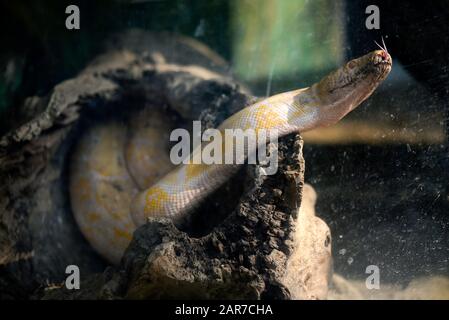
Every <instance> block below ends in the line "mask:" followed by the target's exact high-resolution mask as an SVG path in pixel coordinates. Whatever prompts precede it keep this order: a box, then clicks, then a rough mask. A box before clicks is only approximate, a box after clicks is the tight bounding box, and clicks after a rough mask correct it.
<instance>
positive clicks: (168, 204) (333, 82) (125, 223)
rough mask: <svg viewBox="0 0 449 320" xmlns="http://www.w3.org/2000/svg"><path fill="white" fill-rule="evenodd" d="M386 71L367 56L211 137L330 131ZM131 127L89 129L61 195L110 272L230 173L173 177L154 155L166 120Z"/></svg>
mask: <svg viewBox="0 0 449 320" xmlns="http://www.w3.org/2000/svg"><path fill="white" fill-rule="evenodd" d="M391 64H392V63H391V57H390V56H389V54H388V53H387V52H386V51H385V50H376V51H373V52H371V53H369V54H367V55H365V56H362V57H360V58H358V59H354V60H351V61H349V62H348V63H347V64H346V65H344V66H343V67H341V68H340V69H337V70H336V71H334V72H332V73H331V74H329V75H328V76H326V77H324V78H323V79H322V80H321V81H320V82H317V83H316V84H314V85H312V86H311V87H309V88H304V89H299V90H294V91H290V92H286V93H281V94H277V95H275V96H272V97H269V98H267V99H265V100H263V101H260V102H257V103H255V104H253V105H250V106H248V107H246V108H244V109H242V110H241V111H239V112H237V113H235V114H234V115H232V116H231V117H229V118H228V119H226V120H225V121H224V122H223V123H222V124H221V125H220V126H219V128H218V129H219V130H220V131H223V130H225V129H243V130H245V129H248V128H252V129H254V130H256V131H257V130H260V129H268V130H269V129H277V132H278V135H279V136H283V135H286V134H288V133H291V132H295V131H299V132H304V131H306V130H311V129H314V128H317V127H320V126H328V125H332V124H334V123H336V122H337V121H339V120H340V119H341V118H343V117H344V116H345V115H346V114H347V113H349V112H350V111H351V110H353V109H354V108H356V107H357V106H358V105H359V104H360V103H361V102H362V101H364V100H365V99H366V98H368V97H369V96H370V95H371V93H372V92H373V91H374V90H375V89H376V87H377V86H378V85H379V84H380V83H381V82H382V81H383V80H384V79H385V78H386V76H387V75H388V73H389V72H390V70H391ZM131 123H132V125H129V126H128V127H126V126H124V125H122V124H119V123H117V122H114V121H111V122H108V123H102V124H98V125H95V126H93V127H92V128H90V129H89V130H88V131H87V132H86V133H85V134H84V135H83V137H82V138H81V140H80V141H79V143H78V145H77V148H76V150H75V152H74V155H73V158H72V160H71V169H70V186H69V191H70V198H71V204H72V209H73V212H74V215H75V219H76V221H77V223H78V225H79V227H80V229H81V231H82V233H83V234H84V236H85V237H86V238H87V239H88V241H89V242H90V244H91V245H92V246H93V247H94V249H95V250H96V251H97V252H99V253H100V254H101V255H102V256H104V257H105V258H106V259H108V260H109V261H110V262H112V263H114V264H117V263H118V262H119V261H120V259H121V257H122V255H123V252H124V250H125V249H126V247H127V246H128V244H129V242H130V241H131V238H132V233H133V231H134V230H135V229H136V228H137V227H138V226H140V225H142V224H144V223H145V222H146V219H147V218H148V217H150V216H166V217H171V218H172V219H174V222H175V223H176V221H178V220H180V219H182V218H183V217H184V216H186V215H187V214H188V212H189V210H190V209H191V208H192V207H193V206H195V205H196V204H198V203H200V202H201V200H202V199H204V198H205V197H206V196H207V195H208V194H210V193H211V192H212V191H214V190H215V189H216V188H218V187H219V186H220V185H221V184H222V183H223V182H224V181H226V180H227V179H229V177H230V176H232V174H233V173H234V172H235V171H236V170H237V169H238V165H228V164H221V165H220V164H210V165H206V164H183V165H180V166H178V167H176V168H174V169H173V166H172V164H171V161H170V159H169V157H168V154H166V153H164V152H161V150H166V149H167V146H168V143H169V134H170V131H171V130H172V129H174V128H171V127H170V121H169V120H168V119H167V118H166V115H165V114H164V113H163V112H161V111H158V110H145V111H143V113H141V114H137V115H136V116H135V117H133V118H132V120H131ZM202 147H204V146H200V147H199V148H202ZM253 151H254V150H248V153H251V152H253ZM194 152H195V151H194ZM248 153H247V154H248Z"/></svg>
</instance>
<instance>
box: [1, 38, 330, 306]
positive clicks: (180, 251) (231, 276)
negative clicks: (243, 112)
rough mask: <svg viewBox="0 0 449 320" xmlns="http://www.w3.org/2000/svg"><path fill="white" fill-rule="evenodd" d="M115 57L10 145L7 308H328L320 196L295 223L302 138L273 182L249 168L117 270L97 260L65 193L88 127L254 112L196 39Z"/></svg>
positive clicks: (150, 232) (4, 271)
mask: <svg viewBox="0 0 449 320" xmlns="http://www.w3.org/2000/svg"><path fill="white" fill-rule="evenodd" d="M105 52H106V53H105V54H103V55H101V56H99V57H97V58H96V59H95V60H94V61H93V62H92V63H91V64H90V65H88V66H87V67H86V68H85V69H84V70H83V71H82V72H81V73H80V74H79V75H78V76H76V77H75V78H73V79H69V80H66V81H64V82H62V83H60V84H59V85H57V86H55V88H54V89H53V90H52V92H50V93H49V94H48V96H46V97H31V98H29V99H27V101H25V103H24V104H23V105H22V106H20V110H19V111H20V114H21V115H23V116H22V119H23V123H22V124H20V125H18V126H17V128H15V129H14V130H12V131H11V132H10V133H8V134H6V135H5V136H3V137H2V138H0V177H1V181H2V182H3V183H2V185H1V186H0V298H30V297H33V298H38V299H39V298H47V299H66V298H67V299H76V298H82V299H89V298H92V299H110V298H137V299H142V298H251V299H264V298H265V299H268V298H275V299H290V298H295V299H301V298H306V299H322V298H326V295H327V284H328V278H329V277H328V276H329V275H330V235H329V230H328V228H327V226H325V224H324V225H323V222H322V221H321V220H319V219H317V218H316V217H315V215H314V208H313V207H314V200H313V199H314V197H315V195H314V193H313V190H311V189H308V188H306V189H305V190H306V191H307V199H309V200H307V201H305V202H304V206H303V207H302V208H301V210H299V209H300V204H301V198H302V190H303V185H304V160H303V158H302V139H301V138H300V136H299V135H297V134H293V135H290V136H287V137H284V138H282V139H280V143H279V146H278V150H279V170H278V172H277V173H276V174H275V175H272V176H264V175H262V174H261V168H260V167H259V166H256V165H246V166H243V167H242V169H241V172H240V173H239V174H238V175H236V176H235V177H234V178H232V179H230V181H229V182H227V183H226V184H225V185H223V186H222V187H220V189H219V190H217V191H216V192H214V193H213V194H212V195H211V196H210V197H209V198H208V199H207V200H206V202H205V203H204V204H203V205H201V207H199V208H198V209H197V210H196V212H195V213H194V214H193V219H192V220H191V221H190V222H189V224H188V225H185V226H183V228H182V230H178V229H177V228H175V227H174V225H173V224H172V223H171V222H170V221H169V220H166V219H156V220H152V221H150V222H149V223H147V224H146V225H144V226H142V227H140V228H139V229H137V230H136V232H135V234H134V236H133V240H132V242H131V244H130V246H129V248H128V249H127V251H126V253H125V256H124V258H123V260H122V263H121V264H120V266H117V267H110V266H109V267H108V266H107V263H106V262H105V261H104V260H103V259H102V258H101V257H100V256H98V255H97V254H96V253H95V252H94V251H93V250H92V249H91V248H90V246H89V244H88V243H87V242H86V241H85V239H84V238H83V236H82V234H81V233H80V232H79V230H78V228H77V225H76V223H75V221H74V219H73V217H72V214H71V210H70V203H69V196H68V190H67V179H68V178H67V167H68V164H69V161H70V152H71V149H72V147H73V145H74V144H75V143H76V141H77V138H78V137H79V136H80V134H82V132H83V130H84V129H85V128H86V127H87V126H90V125H94V124H95V123H96V122H97V121H104V119H107V118H109V117H116V118H120V119H123V121H124V122H126V119H127V118H128V117H129V115H130V114H133V113H134V112H136V111H138V110H140V109H141V108H143V107H148V108H151V107H154V106H158V107H162V108H164V110H167V112H169V113H171V114H173V121H174V122H176V123H178V122H179V125H180V126H182V125H185V124H186V123H189V122H191V121H192V120H201V122H202V127H203V129H206V128H210V127H215V126H217V125H218V124H219V123H220V122H221V121H223V120H224V119H226V118H227V117H228V116H229V115H231V114H233V113H235V112H236V111H238V110H239V109H241V108H243V107H245V106H247V105H249V104H251V103H252V102H254V101H256V98H255V97H253V96H251V94H249V92H248V91H247V90H246V89H245V88H244V87H243V86H242V85H240V84H239V83H238V82H237V81H236V80H234V79H233V78H232V76H231V75H230V74H229V67H228V66H227V65H226V63H225V62H224V61H223V60H222V59H221V58H220V57H219V56H217V55H216V54H215V53H213V52H212V51H210V50H209V49H208V48H207V47H205V46H204V45H202V44H200V43H198V42H196V41H194V40H191V39H187V38H183V37H179V36H174V35H170V34H151V33H146V32H142V31H138V30H133V31H129V32H126V33H123V34H120V35H118V36H116V37H114V38H113V39H111V40H110V41H109V44H108V45H107V46H106V51H105ZM301 226H305V228H301ZM68 265H76V266H78V267H79V269H80V272H81V289H79V290H67V289H66V288H65V287H64V286H63V284H64V280H65V278H66V276H67V275H66V274H65V269H66V267H67V266H68Z"/></svg>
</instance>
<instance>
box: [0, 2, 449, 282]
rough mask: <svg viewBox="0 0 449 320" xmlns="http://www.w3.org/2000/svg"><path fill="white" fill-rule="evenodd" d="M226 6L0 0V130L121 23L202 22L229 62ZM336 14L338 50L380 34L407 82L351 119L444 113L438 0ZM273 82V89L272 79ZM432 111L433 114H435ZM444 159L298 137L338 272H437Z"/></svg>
mask: <svg viewBox="0 0 449 320" xmlns="http://www.w3.org/2000/svg"><path fill="white" fill-rule="evenodd" d="M281 1H293V0H281ZM68 4H76V5H78V6H79V8H80V11H81V30H77V31H70V32H68V30H66V28H65V18H66V14H65V13H64V12H65V7H66V6H67V5H68ZM230 4H231V2H229V1H218V0H209V1H176V0H173V1H169V0H166V1H140V2H139V1H134V2H132V1H102V0H98V1H71V2H66V1H1V2H0V41H1V50H0V75H1V79H0V81H1V82H0V134H2V133H5V132H7V131H9V130H10V129H11V128H13V127H15V126H16V125H17V124H19V123H20V122H21V114H20V112H19V111H18V108H17V106H18V105H19V104H20V103H22V102H23V100H24V98H25V97H29V96H32V95H39V96H43V95H46V94H47V93H48V92H49V90H51V88H52V87H53V86H54V85H55V84H57V83H58V82H60V81H62V80H64V79H67V78H70V77H72V76H74V75H75V74H76V73H77V72H79V71H80V70H81V69H82V68H83V66H84V65H85V64H86V63H87V62H89V60H91V59H92V58H93V57H94V56H95V55H96V54H97V53H99V52H100V51H101V43H102V41H103V40H104V39H106V38H107V37H108V36H109V35H111V34H113V33H115V32H118V31H120V30H123V29H127V28H143V29H147V30H153V31H162V30H163V31H173V32H177V33H181V34H184V35H187V36H192V37H195V31H196V29H197V27H198V24H199V22H200V21H201V20H204V21H205V23H206V24H207V28H205V29H204V32H203V33H202V34H201V35H200V36H196V38H197V39H198V40H200V41H202V42H204V43H206V44H207V45H209V46H210V47H211V48H212V49H213V50H215V51H217V52H218V53H219V54H221V55H222V56H223V57H224V58H225V59H227V60H232V48H231V27H230V23H229V21H230V18H231V17H230V12H231V11H230ZM370 4H376V5H377V6H379V8H380V10H381V29H380V30H369V31H368V30H366V28H365V24H364V21H365V19H366V14H365V8H366V7H367V6H368V5H370ZM318 14H319V12H317V15H318ZM342 19H343V24H344V25H345V37H346V46H345V56H346V57H355V56H359V55H362V54H364V53H366V52H368V51H371V50H373V49H374V46H373V41H374V40H377V41H379V39H380V37H381V36H384V37H385V39H386V42H387V46H388V50H389V51H390V53H391V54H392V56H393V58H394V61H395V63H399V64H401V65H402V67H403V69H404V70H405V71H406V73H407V74H408V77H409V78H407V79H408V80H407V81H402V82H401V81H399V80H398V81H396V82H395V83H393V81H391V82H389V83H387V84H386V85H385V86H383V87H382V88H380V89H379V93H376V94H375V95H374V96H373V99H372V100H373V101H372V102H367V103H366V104H365V107H364V108H362V109H361V110H360V111H359V110H357V112H355V115H354V117H355V118H358V119H362V120H363V121H366V123H367V124H368V123H370V122H371V119H373V118H374V117H377V118H379V119H380V120H379V121H383V119H385V118H387V117H388V116H389V115H390V114H393V115H394V116H398V115H399V116H403V115H406V116H407V117H408V118H407V117H406V118H407V119H413V120H411V121H409V122H408V121H405V120H404V121H403V122H398V123H396V124H397V125H398V126H399V127H398V130H400V129H401V127H400V126H402V128H409V127H413V124H415V122H417V123H418V124H419V122H420V121H424V120H425V119H424V118H426V117H427V118H429V117H430V120H431V121H434V122H435V125H438V122H441V121H445V120H446V119H447V118H448V115H449V105H448V102H447V101H448V96H449V94H448V92H449V91H448V90H449V89H448V88H449V73H448V61H449V59H448V56H449V55H448V53H449V52H448V51H449V32H448V31H449V27H448V22H449V6H448V5H447V2H446V1H431V2H430V1H428V2H426V3H424V2H422V1H420V2H413V1H407V2H403V1H392V0H391V1H364V0H362V1H345V2H344V15H343V17H342ZM292 36H294V35H292ZM393 69H395V66H394V67H393ZM262 80H264V79H262ZM289 81H290V80H289ZM248 85H249V86H250V87H252V88H253V89H254V92H256V93H260V92H263V90H261V89H260V88H258V87H257V85H256V84H254V85H253V86H252V84H251V83H249V84H248ZM417 85H419V86H420V88H421V87H422V88H423V89H420V90H424V91H420V90H417V89H416V86H417ZM287 86H288V87H294V86H295V83H293V82H290V83H288V84H287ZM273 88H274V89H275V90H274V91H279V90H280V89H281V88H282V86H281V85H279V86H278V87H276V86H273ZM398 90H401V92H402V94H401V95H400V96H398V95H397V94H396V93H397V91H398ZM421 92H425V95H424V94H421ZM273 93H274V92H273ZM439 113H443V114H445V116H443V117H437V116H436V114H439ZM421 114H422V116H421ZM417 115H419V117H418V116H417ZM434 115H435V116H434ZM447 155H448V153H447V139H446V142H444V141H443V142H435V143H422V142H417V143H416V144H413V145H404V144H403V143H401V142H398V143H391V142H389V143H385V144H375V145H373V144H370V143H369V142H367V143H356V144H354V143H347V144H345V143H343V144H338V145H334V144H331V143H328V144H313V143H310V144H307V141H306V146H305V158H306V165H307V171H306V177H307V180H308V182H310V183H312V184H313V185H314V186H315V187H316V189H317V192H318V194H319V200H318V214H319V215H320V216H321V217H323V218H324V220H325V221H326V222H327V223H328V224H329V226H330V227H331V230H332V234H333V239H334V242H333V254H334V258H335V269H336V270H337V271H338V272H340V273H343V274H345V275H348V276H351V277H354V278H360V279H362V278H364V277H365V273H364V272H365V267H366V266H367V265H369V264H375V265H378V266H379V267H380V270H381V273H382V276H383V279H386V280H388V281H393V282H396V281H399V282H401V283H406V282H408V281H410V280H411V279H414V278H416V277H417V276H421V275H434V274H446V275H447V274H448V273H449V270H448V265H449V263H448V259H449V232H448V228H449V218H448V209H449V205H448V202H449V200H448V196H449V193H448V185H447V181H448V175H449V165H448V163H449V161H448V157H447Z"/></svg>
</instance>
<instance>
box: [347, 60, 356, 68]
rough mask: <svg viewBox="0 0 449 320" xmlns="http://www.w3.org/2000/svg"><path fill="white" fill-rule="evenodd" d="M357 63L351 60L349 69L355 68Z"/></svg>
mask: <svg viewBox="0 0 449 320" xmlns="http://www.w3.org/2000/svg"><path fill="white" fill-rule="evenodd" d="M355 65H356V63H355V61H349V62H348V68H349V69H354V67H355Z"/></svg>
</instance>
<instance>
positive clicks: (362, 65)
mask: <svg viewBox="0 0 449 320" xmlns="http://www.w3.org/2000/svg"><path fill="white" fill-rule="evenodd" d="M391 66H392V59H391V56H390V54H389V53H388V52H387V51H386V50H375V51H372V52H370V53H368V54H366V55H364V56H362V57H360V58H357V59H354V60H351V61H349V62H348V63H346V64H345V65H344V66H342V67H341V68H339V69H337V70H335V71H334V72H332V73H330V74H329V75H327V76H326V77H324V78H323V79H322V80H321V81H320V82H318V83H316V84H314V85H313V86H312V87H311V90H312V92H313V95H314V96H315V97H316V99H317V100H318V101H319V103H318V105H319V106H320V108H321V109H322V111H323V112H322V115H323V119H325V121H323V125H331V124H334V123H336V122H337V121H338V120H340V119H341V118H343V117H344V116H345V115H346V114H347V113H348V112H350V111H352V110H353V109H354V108H356V107H357V106H359V105H360V103H362V102H363V101H364V100H365V99H367V98H368V97H369V96H370V95H371V94H372V93H373V91H374V90H375V89H376V88H377V87H378V86H379V84H380V83H381V82H382V81H383V80H384V79H385V78H386V77H387V75H388V74H389V73H390V71H391Z"/></svg>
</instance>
